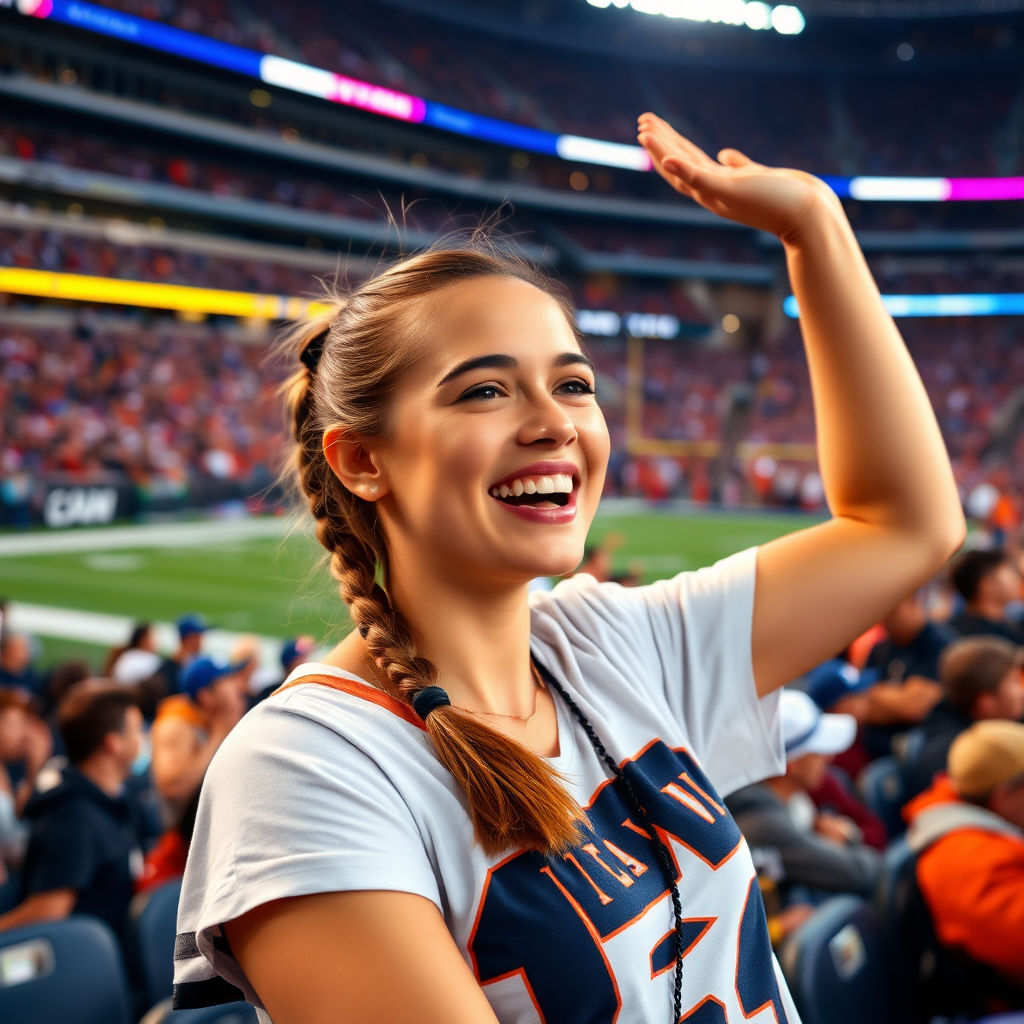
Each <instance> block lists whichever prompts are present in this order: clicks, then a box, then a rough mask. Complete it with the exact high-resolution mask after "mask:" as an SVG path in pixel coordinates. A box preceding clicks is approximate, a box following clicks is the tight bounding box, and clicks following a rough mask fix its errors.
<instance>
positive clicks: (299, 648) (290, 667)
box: [281, 636, 317, 679]
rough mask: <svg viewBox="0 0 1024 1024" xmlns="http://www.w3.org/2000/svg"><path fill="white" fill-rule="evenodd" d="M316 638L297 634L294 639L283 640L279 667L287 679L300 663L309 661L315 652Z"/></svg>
mask: <svg viewBox="0 0 1024 1024" xmlns="http://www.w3.org/2000/svg"><path fill="white" fill-rule="evenodd" d="M316 648H317V640H316V637H314V636H297V637H295V639H294V640H285V642H284V643H283V644H282V645H281V667H282V668H283V669H284V678H285V679H287V678H288V677H289V676H290V675H291V674H292V673H293V672H294V671H295V670H296V669H297V668H298V667H299V666H300V665H302V664H303V663H304V662H307V661H309V659H310V658H311V657H312V655H313V654H315V653H316Z"/></svg>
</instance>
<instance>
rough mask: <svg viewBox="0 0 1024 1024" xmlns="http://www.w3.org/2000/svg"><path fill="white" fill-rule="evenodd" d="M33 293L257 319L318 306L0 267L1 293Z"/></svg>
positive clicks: (285, 317) (295, 316)
mask: <svg viewBox="0 0 1024 1024" xmlns="http://www.w3.org/2000/svg"><path fill="white" fill-rule="evenodd" d="M5 292H6V293H7V294H10V295H35V296H39V297H40V298H46V299H70V300H74V301H76V302H105V303H112V304H116V305H119V306H140V307H142V308H144V309H173V310H178V311H180V312H183V313H204V314H220V315H222V316H241V317H250V318H256V319H261V320H297V319H298V318H299V317H302V316H305V315H306V314H307V313H318V312H321V311H322V310H323V308H324V307H323V305H322V304H320V303H317V302H310V300H309V299H301V298H297V297H293V296H288V295H260V294H257V293H254V292H229V291H221V290H217V289H214V288H195V287H193V286H191V285H184V284H158V283H155V282H151V281H125V280H121V279H120V278H115V277H93V276H91V275H88V274H65V273H60V272H56V271H49V270H26V269H22V268H21V267H0V294H3V293H5Z"/></svg>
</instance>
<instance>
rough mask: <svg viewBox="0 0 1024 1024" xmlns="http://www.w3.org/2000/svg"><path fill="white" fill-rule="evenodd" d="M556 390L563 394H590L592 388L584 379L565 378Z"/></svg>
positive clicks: (592, 390) (592, 392)
mask: <svg viewBox="0 0 1024 1024" xmlns="http://www.w3.org/2000/svg"><path fill="white" fill-rule="evenodd" d="M558 390H559V391H560V392H561V393H562V394H563V395H592V394H594V389H593V388H592V387H591V386H590V384H588V383H587V382H586V381H585V380H567V381H566V382H565V383H564V384H560V385H559V387H558Z"/></svg>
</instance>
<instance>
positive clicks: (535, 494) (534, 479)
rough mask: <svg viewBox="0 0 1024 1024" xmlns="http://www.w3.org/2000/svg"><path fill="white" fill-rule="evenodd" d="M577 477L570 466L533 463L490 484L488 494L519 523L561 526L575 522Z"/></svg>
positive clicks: (565, 463)
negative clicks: (521, 521)
mask: <svg viewBox="0 0 1024 1024" xmlns="http://www.w3.org/2000/svg"><path fill="white" fill-rule="evenodd" d="M578 474H579V470H578V469H577V467H576V466H574V465H573V464H572V463H571V462H536V463H534V464H533V465H532V466H524V467H523V468H522V469H521V470H518V471H517V472H516V473H515V474H514V475H510V476H507V477H505V479H504V480H502V481H501V483H498V484H494V485H493V486H492V487H491V488H490V489H489V491H488V493H489V494H490V496H491V497H492V498H494V499H495V501H497V502H499V503H500V504H501V505H503V506H504V507H505V508H506V509H507V510H508V511H509V512H511V513H512V515H514V516H517V517H518V518H519V519H525V520H526V521H527V522H532V523H541V524H547V525H549V526H559V525H565V524H567V523H571V522H572V521H573V520H574V519H575V518H576V498H577V495H578V493H579V489H580V479H579V475H578Z"/></svg>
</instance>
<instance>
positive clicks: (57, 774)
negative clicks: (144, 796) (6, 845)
mask: <svg viewBox="0 0 1024 1024" xmlns="http://www.w3.org/2000/svg"><path fill="white" fill-rule="evenodd" d="M58 727H59V729H60V733H61V736H62V737H63V740H64V743H65V746H66V747H67V752H68V756H67V759H66V760H65V759H64V758H54V759H53V760H52V761H50V763H49V764H48V765H47V766H46V767H45V768H44V769H43V770H42V771H41V772H40V773H39V775H38V777H37V779H36V786H35V793H34V794H33V796H32V798H31V799H30V800H29V802H28V804H27V806H26V808H25V817H26V818H27V819H28V820H29V821H30V822H31V829H32V831H31V833H30V835H29V841H28V850H27V852H26V854H25V864H24V868H23V874H22V891H21V896H22V901H21V903H20V904H19V905H18V906H17V907H15V908H14V909H13V910H10V911H8V912H7V913H6V914H4V915H2V916H0V931H3V930H5V929H8V928H16V927H20V926H22V925H28V924H33V923H35V922H37V921H54V920H60V919H62V918H65V917H67V916H68V915H69V914H72V913H78V914H92V915H94V916H96V917H98V918H101V919H102V920H104V921H106V923H107V924H109V925H110V927H111V928H112V929H113V930H114V932H115V934H117V935H118V936H119V937H122V936H123V931H124V922H125V915H126V913H127V910H128V903H129V901H130V900H131V898H132V884H133V879H134V877H135V876H137V874H138V873H139V872H140V871H141V867H142V854H141V851H140V850H139V847H138V841H137V839H136V831H135V822H134V814H133V811H132V807H131V804H130V803H129V802H128V801H127V800H126V799H125V796H124V783H125V780H126V779H127V778H128V776H129V775H130V774H131V768H132V763H133V762H134V760H135V758H136V757H137V756H138V753H139V745H140V741H141V738H142V714H141V712H140V711H139V709H138V708H137V707H136V706H135V703H134V699H133V697H132V694H131V693H130V692H129V691H127V690H125V689H124V688H122V687H120V686H117V685H116V684H105V683H96V682H92V681H88V680H87V681H86V682H84V683H80V684H78V685H77V686H76V687H74V688H73V689H72V690H71V691H70V692H69V693H68V695H67V697H65V699H64V701H63V702H62V703H61V706H60V709H59V711H58Z"/></svg>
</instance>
